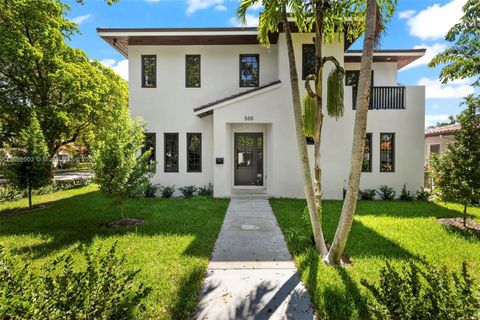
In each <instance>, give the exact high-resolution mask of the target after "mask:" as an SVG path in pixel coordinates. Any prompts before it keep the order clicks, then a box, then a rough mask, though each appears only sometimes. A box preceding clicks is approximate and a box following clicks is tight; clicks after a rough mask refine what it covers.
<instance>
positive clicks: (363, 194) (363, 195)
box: [358, 189, 377, 200]
mask: <svg viewBox="0 0 480 320" xmlns="http://www.w3.org/2000/svg"><path fill="white" fill-rule="evenodd" d="M376 194H377V192H376V191H375V189H364V190H359V191H358V197H359V198H360V200H375V195H376Z"/></svg>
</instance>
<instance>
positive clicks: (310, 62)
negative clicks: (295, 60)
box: [302, 44, 316, 80]
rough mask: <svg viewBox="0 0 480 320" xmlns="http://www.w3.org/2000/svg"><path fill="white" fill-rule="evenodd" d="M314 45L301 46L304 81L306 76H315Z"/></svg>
mask: <svg viewBox="0 0 480 320" xmlns="http://www.w3.org/2000/svg"><path fill="white" fill-rule="evenodd" d="M315 60H316V59H315V45H314V44H303V45H302V79H303V80H305V79H306V78H307V76H308V75H310V74H315Z"/></svg>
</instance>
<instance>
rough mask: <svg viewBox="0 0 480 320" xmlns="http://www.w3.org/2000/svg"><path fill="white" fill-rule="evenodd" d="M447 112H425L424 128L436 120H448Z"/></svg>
mask: <svg viewBox="0 0 480 320" xmlns="http://www.w3.org/2000/svg"><path fill="white" fill-rule="evenodd" d="M449 116H450V115H448V114H427V115H426V116H425V128H428V127H430V126H433V125H436V124H437V123H438V122H448V121H449V120H450V119H448V117H449Z"/></svg>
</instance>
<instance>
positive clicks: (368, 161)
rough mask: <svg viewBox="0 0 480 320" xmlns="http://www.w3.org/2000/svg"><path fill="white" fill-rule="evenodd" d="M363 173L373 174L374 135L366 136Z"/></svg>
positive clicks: (368, 134)
mask: <svg viewBox="0 0 480 320" xmlns="http://www.w3.org/2000/svg"><path fill="white" fill-rule="evenodd" d="M362 172H372V134H371V133H367V135H366V136H365V148H364V151H363V161H362Z"/></svg>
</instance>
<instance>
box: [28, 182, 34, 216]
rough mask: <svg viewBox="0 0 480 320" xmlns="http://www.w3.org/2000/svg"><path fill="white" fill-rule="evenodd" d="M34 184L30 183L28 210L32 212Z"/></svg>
mask: <svg viewBox="0 0 480 320" xmlns="http://www.w3.org/2000/svg"><path fill="white" fill-rule="evenodd" d="M32 207H33V206H32V184H31V183H30V181H28V208H29V209H30V210H32Z"/></svg>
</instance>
